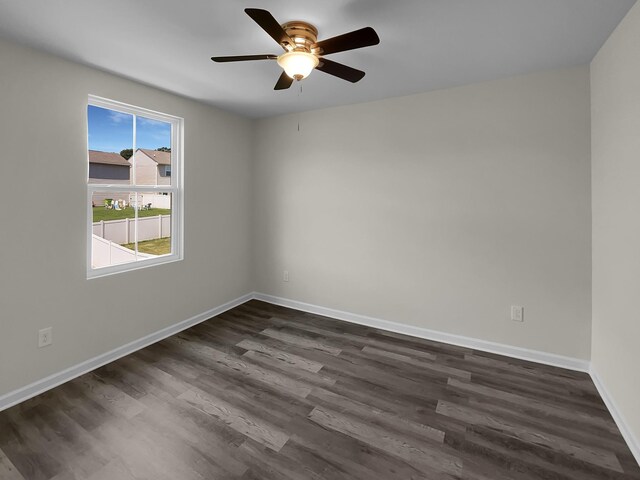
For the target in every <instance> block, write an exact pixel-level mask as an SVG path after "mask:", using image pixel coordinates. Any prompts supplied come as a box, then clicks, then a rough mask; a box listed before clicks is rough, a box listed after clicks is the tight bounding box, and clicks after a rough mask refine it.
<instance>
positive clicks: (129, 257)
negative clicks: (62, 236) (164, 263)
mask: <svg viewBox="0 0 640 480" xmlns="http://www.w3.org/2000/svg"><path fill="white" fill-rule="evenodd" d="M91 237H92V240H91V266H92V267H93V268H100V267H107V266H109V265H118V264H121V263H130V262H135V261H137V260H142V259H145V258H153V257H155V255H149V254H146V253H139V252H138V254H137V255H136V252H134V251H133V250H129V249H128V248H124V247H121V246H120V245H118V244H117V243H114V242H112V241H111V240H106V239H104V238H100V237H99V236H97V235H92V236H91Z"/></svg>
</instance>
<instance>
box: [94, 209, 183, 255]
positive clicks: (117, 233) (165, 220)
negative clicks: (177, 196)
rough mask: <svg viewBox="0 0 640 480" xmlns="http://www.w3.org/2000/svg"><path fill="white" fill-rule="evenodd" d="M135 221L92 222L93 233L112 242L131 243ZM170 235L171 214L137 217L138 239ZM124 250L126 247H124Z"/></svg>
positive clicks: (133, 239) (141, 240)
mask: <svg viewBox="0 0 640 480" xmlns="http://www.w3.org/2000/svg"><path fill="white" fill-rule="evenodd" d="M135 226H136V222H135V220H134V219H133V218H123V219H121V220H108V221H106V222H105V221H104V220H102V221H100V222H93V232H92V233H93V234H94V235H97V236H98V237H102V238H104V239H105V240H110V241H112V242H114V243H118V244H125V243H133V242H134V241H135V239H136V237H135V228H136V227H135ZM170 236H171V215H157V216H155V217H141V218H138V241H139V242H143V241H145V240H155V239H156V238H164V237H170ZM125 250H126V249H125Z"/></svg>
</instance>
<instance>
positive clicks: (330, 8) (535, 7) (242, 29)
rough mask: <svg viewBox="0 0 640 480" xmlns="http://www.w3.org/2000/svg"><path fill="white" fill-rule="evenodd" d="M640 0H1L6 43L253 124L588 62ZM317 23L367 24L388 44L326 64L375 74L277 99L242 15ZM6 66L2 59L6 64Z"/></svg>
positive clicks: (325, 28)
mask: <svg viewBox="0 0 640 480" xmlns="http://www.w3.org/2000/svg"><path fill="white" fill-rule="evenodd" d="M634 3H635V0H395V1H393V0H324V1H316V2H309V1H305V0H298V1H297V2H294V1H291V0H260V1H257V0H254V1H253V2H251V1H248V2H247V1H246V0H245V2H240V1H238V0H206V1H205V0H181V1H176V0H108V1H105V0H103V1H100V0H19V1H18V0H0V37H4V38H8V39H12V40H15V41H18V42H20V43H25V44H28V45H31V46H33V47H36V48H39V49H42V50H46V51H49V52H52V53H55V54H58V55H60V56H63V57H66V58H69V59H71V60H75V61H78V62H81V63H84V64H88V65H92V66H95V67H98V68H100V69H103V70H107V71H110V72H114V73H117V74H119V75H123V76H125V77H129V78H132V79H135V80H138V81H141V82H143V83H146V84H149V85H154V86H157V87H160V88H162V89H165V90H169V91H172V92H175V93H178V94H181V95H185V96H188V97H191V98H194V99H198V100H201V101H204V102H207V103H209V104H211V105H215V106H218V107H220V108H223V109H225V110H229V111H234V112H237V113H239V114H242V115H246V116H249V117H265V116H270V115H277V114H282V113H288V112H295V111H303V110H310V109H316V108H323V107H329V106H335V105H343V104H349V103H357V102H363V101H369V100H376V99H381V98H386V97H393V96H400V95H408V94H412V93H418V92H425V91H428V90H434V89H438V88H444V87H451V86H455V85H464V84H469V83H474V82H479V81H485V80H491V79H495V78H500V77H505V76H511V75H517V74H523V73H528V72H532V71H536V70H544V69H552V68H559V67H563V66H571V65H579V64H584V63H587V62H589V61H590V60H591V59H592V58H593V56H594V55H595V53H596V52H597V51H598V49H599V48H600V46H601V45H602V44H603V43H604V41H605V40H606V39H607V37H608V36H609V34H610V33H611V32H612V31H613V29H614V28H615V27H616V26H617V25H618V23H619V22H620V20H621V19H622V18H623V17H624V15H625V14H626V13H627V11H628V10H629V9H630V8H631V7H632V6H633V4H634ZM245 7H255V8H264V9H267V10H269V11H270V12H271V13H272V14H273V16H274V17H275V18H276V19H277V20H278V21H279V22H280V23H284V22H286V21H289V20H305V21H308V22H310V23H313V24H314V25H315V26H317V27H318V29H319V31H320V35H319V38H320V39H324V38H328V37H332V36H334V35H339V34H341V33H345V32H347V31H351V30H355V29H358V28H361V27H365V26H372V27H373V28H375V29H376V31H377V32H378V34H379V36H380V39H381V43H380V45H378V46H374V47H369V48H365V49H361V50H354V51H351V52H343V53H338V54H335V55H332V56H330V57H328V58H331V59H332V60H335V61H338V62H341V63H345V64H347V65H350V66H353V67H355V68H358V69H361V70H364V71H366V72H367V76H366V77H365V78H364V79H363V80H362V81H360V83H357V84H351V83H348V82H345V81H343V80H340V79H337V78H335V77H332V76H329V75H326V74H324V73H322V72H318V71H316V72H313V73H312V75H311V76H310V77H309V78H308V79H306V80H305V81H304V82H303V86H304V89H303V92H302V95H300V94H299V93H300V92H299V87H298V86H297V84H294V86H293V87H292V88H291V89H290V90H287V91H274V90H273V86H274V85H275V82H276V80H277V78H278V76H279V74H280V72H281V70H280V69H279V67H278V65H277V64H276V63H275V62H273V61H258V62H243V63H234V64H232V63H227V64H215V63H213V62H212V61H211V60H210V59H209V58H210V57H211V56H213V55H216V56H217V55H241V54H260V53H280V52H281V51H282V50H281V49H280V48H279V47H278V45H277V44H276V43H275V42H274V41H273V40H272V39H271V37H269V36H268V35H267V34H266V33H265V32H264V31H262V30H261V29H260V27H258V25H257V24H255V23H254V22H253V20H251V19H250V18H249V17H248V16H247V15H246V14H245V13H244V11H243V10H244V8H245ZM0 64H1V59H0Z"/></svg>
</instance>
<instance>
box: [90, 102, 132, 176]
mask: <svg viewBox="0 0 640 480" xmlns="http://www.w3.org/2000/svg"><path fill="white" fill-rule="evenodd" d="M87 117H88V129H89V183H99V184H110V185H113V184H122V185H129V184H130V182H131V164H130V163H129V161H128V158H130V157H131V155H132V154H133V150H132V149H133V115H129V114H127V113H121V112H117V111H115V110H109V109H107V108H101V107H96V106H94V105H89V106H88V109H87Z"/></svg>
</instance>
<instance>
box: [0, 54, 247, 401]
mask: <svg viewBox="0 0 640 480" xmlns="http://www.w3.org/2000/svg"><path fill="white" fill-rule="evenodd" d="M0 59H1V63H2V68H0V112H1V114H0V144H1V145H2V162H3V166H4V169H3V179H4V180H3V187H2V189H0V204H1V205H9V204H10V205H15V208H0V225H7V224H11V225H12V228H11V229H2V230H0V245H1V246H2V248H0V270H1V271H2V275H0V395H2V394H4V393H7V392H9V391H11V390H13V389H16V388H19V387H22V386H24V385H26V384H29V383H30V382H33V381H35V380H38V379H41V378H43V377H45V376H47V375H49V374H52V373H54V372H59V371H61V370H63V369H65V368H67V367H70V366H72V365H75V364H78V363H80V362H82V361H84V360H87V359H89V358H92V357H94V356H96V355H99V354H101V353H104V352H107V351H109V350H111V349H113V348H116V347H119V346H122V345H124V344H126V343H128V342H131V341H133V340H136V339H138V338H140V337H143V336H144V335H147V334H149V333H151V332H154V331H157V330H159V329H161V328H164V327H166V326H169V325H172V324H175V323H177V322H178V321H181V320H185V319H187V318H190V317H192V316H194V315H197V314H200V313H202V312H205V311H207V310H209V309H211V308H213V307H216V306H218V305H221V304H223V303H225V302H227V301H229V300H232V299H235V298H237V297H239V296H241V295H243V294H245V293H247V292H249V291H251V290H252V287H253V285H252V282H251V276H250V274H251V270H250V269H251V267H250V257H251V246H250V237H251V231H250V227H251V225H250V210H251V203H250V192H249V188H250V178H249V175H250V158H251V150H250V145H249V144H248V142H247V138H248V137H249V136H250V135H251V131H252V130H251V129H252V125H251V123H250V122H249V121H247V120H245V119H242V118H240V117H237V116H234V115H231V114H227V113H224V112H222V111H218V110H215V109H212V108H210V107H207V106H204V105H202V104H199V103H196V102H193V101H190V100H186V99H183V98H180V97H177V96H175V95H171V94H168V93H164V92H161V91H159V90H155V89H152V88H149V87H146V86H142V85H140V84H137V83H134V82H130V81H127V80H124V79H121V78H118V77H115V76H112V75H109V74H106V73H102V72H99V71H97V70H93V69H91V68H87V67H83V66H79V65H77V64H73V63H70V62H66V61H63V60H60V59H58V58H56V57H53V56H50V55H46V54H42V53H38V52H35V51H32V50H29V49H26V48H22V47H19V46H16V45H14V44H10V43H6V42H3V41H0ZM88 94H94V95H99V96H102V97H107V98H112V99H115V100H119V101H122V102H126V103H130V104H133V105H138V106H141V107H146V108H149V109H152V110H157V111H161V112H166V113H169V114H172V115H177V116H181V117H183V118H184V119H185V177H184V178H185V214H184V221H185V222H184V223H185V235H184V240H185V259H184V261H182V262H176V263H172V264H168V265H163V266H158V267H153V268H147V269H143V270H138V271H135V272H129V273H125V274H120V275H113V276H110V277H104V278H98V279H93V280H87V279H86V258H87V257H86V248H87V245H86V243H87V241H86V238H87V207H86V202H87V197H86V190H87V189H86V181H87V126H86V121H87V119H86V110H87V95H88ZM16 159H20V161H16ZM42 159H46V161H42ZM42 198H47V200H48V203H47V204H48V205H50V207H47V206H44V205H43V204H42V202H41V201H40V199H42ZM61 206H63V207H64V208H60V207H61ZM18 209H19V214H17V212H18ZM43 229H44V231H47V232H50V233H49V234H48V235H46V236H43V235H42V234H41V231H42V230H43ZM157 285H162V289H161V291H160V290H159V289H158V287H157ZM108 292H117V295H113V294H109V293H108ZM96 306H100V308H95V307H96ZM47 326H53V337H54V343H53V345H52V346H50V347H46V348H42V349H38V348H37V331H38V329H40V328H44V327H47Z"/></svg>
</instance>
